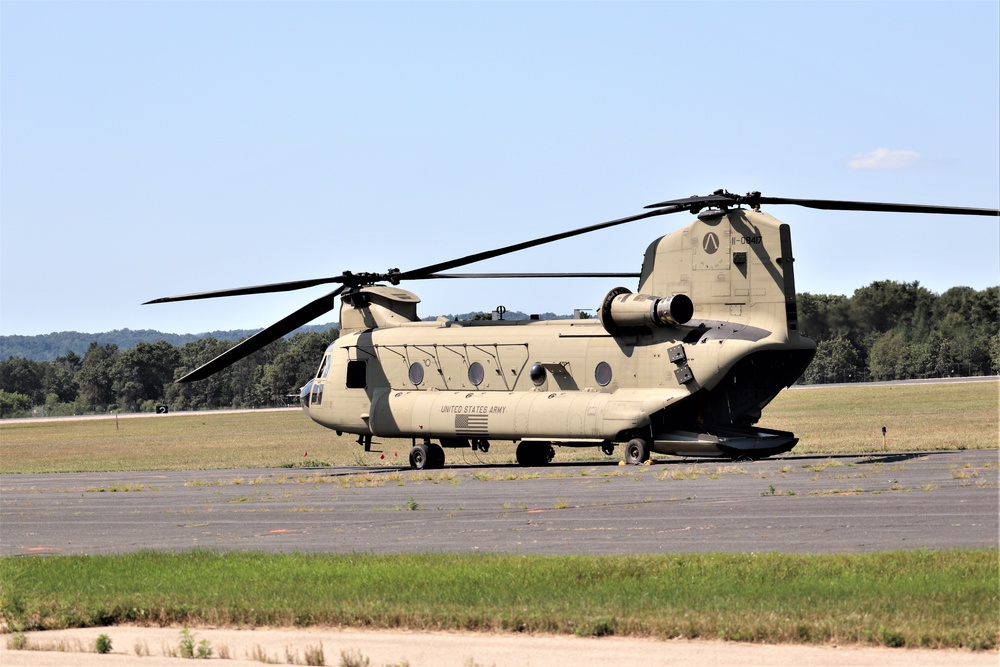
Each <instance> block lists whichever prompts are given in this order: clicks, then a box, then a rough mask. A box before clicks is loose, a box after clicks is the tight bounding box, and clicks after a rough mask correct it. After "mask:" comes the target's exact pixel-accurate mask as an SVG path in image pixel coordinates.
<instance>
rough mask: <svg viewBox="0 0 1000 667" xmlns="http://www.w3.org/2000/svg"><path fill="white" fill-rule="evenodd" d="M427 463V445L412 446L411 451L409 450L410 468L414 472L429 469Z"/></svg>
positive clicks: (428, 459)
mask: <svg viewBox="0 0 1000 667" xmlns="http://www.w3.org/2000/svg"><path fill="white" fill-rule="evenodd" d="M429 463H430V450H429V449H428V448H427V445H424V444H420V445H414V446H413V449H411V450H410V467H411V468H413V469H414V470H423V469H424V468H429V467H430V465H429Z"/></svg>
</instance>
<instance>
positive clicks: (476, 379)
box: [469, 361, 486, 387]
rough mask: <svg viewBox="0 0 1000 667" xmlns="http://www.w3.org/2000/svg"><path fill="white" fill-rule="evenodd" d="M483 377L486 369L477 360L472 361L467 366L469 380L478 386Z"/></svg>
mask: <svg viewBox="0 0 1000 667" xmlns="http://www.w3.org/2000/svg"><path fill="white" fill-rule="evenodd" d="M485 377H486V371H485V370H483V365H482V364H481V363H479V362H478V361H473V362H472V365H470V366H469V382H471V383H472V384H473V385H475V386H477V387H478V386H479V385H481V384H482V383H483V379H484V378H485Z"/></svg>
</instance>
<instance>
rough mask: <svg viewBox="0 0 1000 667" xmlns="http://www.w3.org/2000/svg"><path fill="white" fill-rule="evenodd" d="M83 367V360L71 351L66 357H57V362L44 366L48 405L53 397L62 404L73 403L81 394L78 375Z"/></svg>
mask: <svg viewBox="0 0 1000 667" xmlns="http://www.w3.org/2000/svg"><path fill="white" fill-rule="evenodd" d="M82 366H83V359H82V358H81V357H80V355H78V354H77V353H76V352H73V351H72V350H70V351H69V352H67V353H66V355H65V356H61V357H56V360H55V361H50V362H47V363H45V364H44V367H45V379H44V389H45V396H46V399H45V402H46V405H48V404H49V403H50V402H51V401H50V397H51V396H55V397H56V398H55V400H56V401H57V402H60V403H72V402H73V401H75V400H76V397H77V395H78V394H79V392H80V386H79V385H78V384H77V381H76V374H77V373H79V372H80V368H81V367H82Z"/></svg>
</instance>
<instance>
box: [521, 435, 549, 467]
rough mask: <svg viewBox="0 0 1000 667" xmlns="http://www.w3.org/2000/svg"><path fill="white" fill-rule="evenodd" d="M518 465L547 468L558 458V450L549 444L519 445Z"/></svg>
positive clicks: (529, 443) (522, 442)
mask: <svg viewBox="0 0 1000 667" xmlns="http://www.w3.org/2000/svg"><path fill="white" fill-rule="evenodd" d="M514 455H515V456H516V457H517V464H518V465H521V466H526V467H527V466H546V465H548V464H549V463H551V462H552V459H554V458H555V456H556V450H555V448H553V447H552V445H551V444H549V443H547V442H525V441H524V440H522V441H521V442H519V443H518V444H517V451H516V452H515V454H514Z"/></svg>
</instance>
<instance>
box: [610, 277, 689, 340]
mask: <svg viewBox="0 0 1000 667" xmlns="http://www.w3.org/2000/svg"><path fill="white" fill-rule="evenodd" d="M693 315H694V303H692V302H691V298H690V297H688V296H687V295H686V294H674V295H673V296H667V297H660V296H650V295H648V294H633V293H632V290H630V289H628V288H625V287H616V288H614V289H613V290H611V291H610V292H608V293H607V295H606V296H605V297H604V301H603V302H602V303H601V308H600V311H599V317H600V318H601V324H603V325H604V329H605V331H607V332H608V333H609V334H611V335H612V336H622V335H627V334H648V333H651V332H652V330H653V329H654V328H655V327H669V326H677V325H679V324H687V323H688V322H689V321H690V320H691V317H692V316H693Z"/></svg>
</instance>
